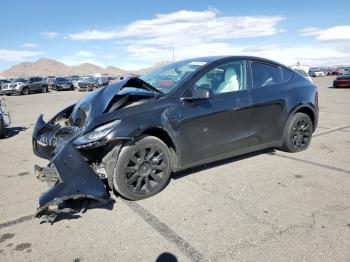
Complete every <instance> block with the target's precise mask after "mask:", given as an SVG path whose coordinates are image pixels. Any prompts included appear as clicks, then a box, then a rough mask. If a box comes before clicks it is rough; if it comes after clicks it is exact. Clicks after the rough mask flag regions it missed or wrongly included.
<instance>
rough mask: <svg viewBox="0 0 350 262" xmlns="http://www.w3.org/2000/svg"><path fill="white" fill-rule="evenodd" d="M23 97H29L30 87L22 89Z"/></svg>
mask: <svg viewBox="0 0 350 262" xmlns="http://www.w3.org/2000/svg"><path fill="white" fill-rule="evenodd" d="M21 95H25V96H26V95H29V88H28V87H24V88H23V89H22V92H21Z"/></svg>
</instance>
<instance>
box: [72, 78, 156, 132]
mask: <svg viewBox="0 0 350 262" xmlns="http://www.w3.org/2000/svg"><path fill="white" fill-rule="evenodd" d="M154 91H155V90H153V88H152V87H151V86H149V84H147V83H146V82H144V81H143V80H141V79H139V78H136V77H130V78H127V79H125V80H123V81H120V82H118V83H115V84H113V85H109V86H106V87H103V88H100V89H97V90H95V91H93V92H90V93H88V94H87V95H85V96H84V97H83V98H82V99H80V100H79V101H78V102H77V103H76V104H75V106H74V108H73V111H72V114H71V117H70V120H71V122H72V123H73V125H76V126H79V127H85V129H86V130H87V129H90V128H92V124H93V118H95V117H98V116H101V115H102V114H104V113H105V112H106V110H107V108H108V107H109V106H110V103H111V102H112V100H113V101H114V100H115V97H116V96H117V97H123V96H126V95H129V96H133V95H134V96H141V97H144V98H153V97H155V92H154Z"/></svg>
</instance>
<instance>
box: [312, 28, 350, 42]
mask: <svg viewBox="0 0 350 262" xmlns="http://www.w3.org/2000/svg"><path fill="white" fill-rule="evenodd" d="M317 39H318V40H320V41H341V40H350V26H335V27H331V28H328V29H326V30H324V31H322V33H321V34H320V35H318V37H317Z"/></svg>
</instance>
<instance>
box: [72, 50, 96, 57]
mask: <svg viewBox="0 0 350 262" xmlns="http://www.w3.org/2000/svg"><path fill="white" fill-rule="evenodd" d="M75 55H76V56H79V57H94V56H96V55H95V54H94V53H92V52H90V51H79V52H78V53H76V54H75Z"/></svg>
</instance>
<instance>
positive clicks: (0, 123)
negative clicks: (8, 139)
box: [0, 118, 6, 139]
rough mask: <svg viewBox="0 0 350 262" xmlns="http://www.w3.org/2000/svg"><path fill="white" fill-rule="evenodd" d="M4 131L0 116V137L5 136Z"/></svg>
mask: <svg viewBox="0 0 350 262" xmlns="http://www.w3.org/2000/svg"><path fill="white" fill-rule="evenodd" d="M5 135H6V132H5V126H4V123H3V122H2V119H1V118H0V139H1V138H5Z"/></svg>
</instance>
